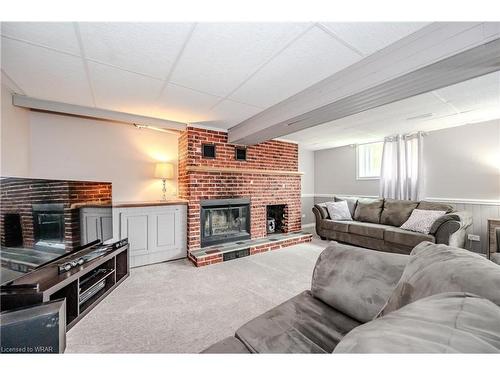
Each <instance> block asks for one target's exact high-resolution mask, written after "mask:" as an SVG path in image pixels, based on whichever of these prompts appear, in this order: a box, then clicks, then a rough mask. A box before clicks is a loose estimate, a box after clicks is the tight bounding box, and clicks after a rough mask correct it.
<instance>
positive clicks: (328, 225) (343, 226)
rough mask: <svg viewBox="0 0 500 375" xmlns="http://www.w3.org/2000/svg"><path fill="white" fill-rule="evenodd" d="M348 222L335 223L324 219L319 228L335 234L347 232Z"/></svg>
mask: <svg viewBox="0 0 500 375" xmlns="http://www.w3.org/2000/svg"><path fill="white" fill-rule="evenodd" d="M349 223H351V222H350V221H335V220H330V219H325V220H323V222H322V223H321V228H323V229H326V230H334V231H337V232H345V233H347V232H348V229H349Z"/></svg>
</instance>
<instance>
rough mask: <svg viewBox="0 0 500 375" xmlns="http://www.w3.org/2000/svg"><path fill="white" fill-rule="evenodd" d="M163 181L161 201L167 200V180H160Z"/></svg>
mask: <svg viewBox="0 0 500 375" xmlns="http://www.w3.org/2000/svg"><path fill="white" fill-rule="evenodd" d="M162 181H163V189H162V190H161V191H162V192H163V194H162V198H161V199H162V200H163V201H166V200H167V180H166V179H162Z"/></svg>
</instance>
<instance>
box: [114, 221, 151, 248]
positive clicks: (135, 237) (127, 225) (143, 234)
mask: <svg viewBox="0 0 500 375" xmlns="http://www.w3.org/2000/svg"><path fill="white" fill-rule="evenodd" d="M125 237H127V238H128V242H129V249H130V254H131V255H141V254H147V253H148V251H149V241H148V239H149V220H148V214H146V213H139V212H137V213H133V212H130V213H128V212H127V213H126V212H122V213H120V238H125Z"/></svg>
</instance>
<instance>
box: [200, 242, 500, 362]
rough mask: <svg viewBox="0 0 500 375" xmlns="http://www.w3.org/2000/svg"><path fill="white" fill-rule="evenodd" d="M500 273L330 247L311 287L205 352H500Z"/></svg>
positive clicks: (429, 258) (434, 253) (443, 258)
mask: <svg viewBox="0 0 500 375" xmlns="http://www.w3.org/2000/svg"><path fill="white" fill-rule="evenodd" d="M499 305H500V266H498V265H496V264H494V263H493V262H491V261H488V260H487V259H485V258H483V257H481V256H479V255H477V254H473V253H471V252H469V251H467V250H464V249H459V248H453V247H450V246H446V245H437V244H433V243H430V242H423V243H421V244H420V245H418V246H417V247H415V249H414V250H413V251H412V253H411V255H402V254H391V253H387V252H379V251H373V250H369V249H363V248H358V247H354V246H350V245H344V244H339V243H335V242H334V243H332V245H330V247H328V248H326V249H325V250H324V251H323V252H322V253H321V255H320V256H319V258H318V260H317V263H316V266H315V268H314V271H313V276H312V284H311V290H308V291H304V292H302V293H300V294H299V295H297V296H295V297H293V298H291V299H290V300H288V301H286V302H284V303H282V304H281V305H279V306H276V307H275V308H273V309H271V310H270V311H267V312H265V313H264V314H262V315H260V316H258V317H257V318H255V319H253V320H251V321H250V322H248V323H246V324H244V325H243V326H242V327H241V328H239V329H238V330H237V331H236V334H235V336H233V337H227V338H225V339H223V340H221V341H219V342H218V343H216V344H214V345H212V346H211V347H209V348H207V349H206V350H205V351H204V353H332V352H333V353H368V352H373V353H374V352H378V353H395V352H404V353H415V352H419V353H422V352H424V353H431V352H432V353H448V352H462V353H463V352H466V353H489V352H496V353H500V324H499V322H500V306H499Z"/></svg>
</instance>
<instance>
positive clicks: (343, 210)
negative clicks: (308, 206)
mask: <svg viewBox="0 0 500 375" xmlns="http://www.w3.org/2000/svg"><path fill="white" fill-rule="evenodd" d="M325 204H326V209H327V210H328V215H330V219H332V220H352V217H351V213H350V212H349V207H348V205H347V202H346V201H341V202H326V203H325Z"/></svg>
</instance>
